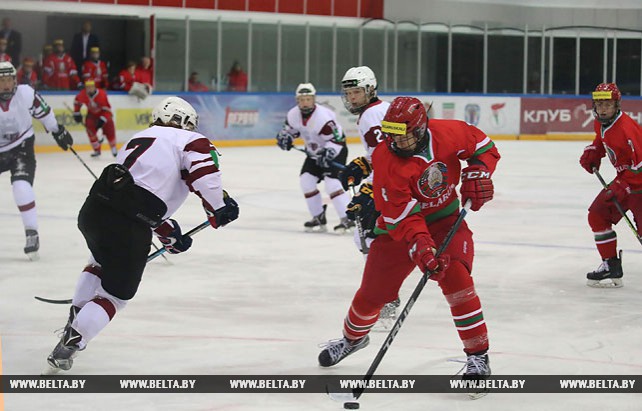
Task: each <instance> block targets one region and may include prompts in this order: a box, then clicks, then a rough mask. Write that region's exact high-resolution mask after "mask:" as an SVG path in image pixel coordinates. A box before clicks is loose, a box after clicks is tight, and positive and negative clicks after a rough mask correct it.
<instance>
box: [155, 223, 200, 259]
mask: <svg viewBox="0 0 642 411" xmlns="http://www.w3.org/2000/svg"><path fill="white" fill-rule="evenodd" d="M154 231H155V232H156V234H157V235H158V239H159V240H160V242H161V243H162V244H163V247H165V249H166V250H167V252H169V253H172V254H178V253H182V252H183V251H187V250H188V249H189V248H190V247H191V246H192V238H191V237H190V236H187V235H184V234H183V233H182V232H181V227H180V226H179V225H178V223H177V222H176V220H173V219H171V218H170V219H169V220H165V221H164V222H163V224H161V225H160V227H158V228H157V229H155V230H154Z"/></svg>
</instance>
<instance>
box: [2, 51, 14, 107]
mask: <svg viewBox="0 0 642 411" xmlns="http://www.w3.org/2000/svg"><path fill="white" fill-rule="evenodd" d="M16 74H17V73H16V68H15V67H14V66H13V64H11V63H9V62H8V61H4V62H1V63H0V78H4V77H10V78H11V79H12V80H13V85H12V86H11V87H10V88H11V90H7V89H3V90H0V99H2V100H5V101H6V100H10V99H11V97H13V95H14V94H15V93H16V89H17V88H18V82H17V81H16ZM2 87H4V86H2Z"/></svg>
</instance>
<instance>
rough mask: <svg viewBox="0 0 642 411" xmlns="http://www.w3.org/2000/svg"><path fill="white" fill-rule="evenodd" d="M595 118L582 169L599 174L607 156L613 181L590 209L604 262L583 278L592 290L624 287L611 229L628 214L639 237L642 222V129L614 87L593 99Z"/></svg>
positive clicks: (607, 86) (600, 89) (603, 87)
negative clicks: (615, 173)
mask: <svg viewBox="0 0 642 411" xmlns="http://www.w3.org/2000/svg"><path fill="white" fill-rule="evenodd" d="M592 98H593V99H592V100H593V115H594V116H595V121H594V123H593V124H594V129H595V139H594V140H593V143H592V144H591V145H589V146H587V147H586V148H585V149H584V153H583V154H582V156H581V157H580V165H581V166H582V167H583V168H584V169H585V170H586V171H588V172H589V173H591V174H593V168H596V169H598V170H599V168H600V164H601V162H602V157H604V156H606V155H608V157H609V160H610V161H611V164H613V167H615V170H616V172H617V175H616V177H615V179H614V180H613V181H612V182H611V183H610V184H609V186H608V190H602V191H600V193H599V194H598V195H597V197H595V200H593V203H592V204H591V206H590V207H589V213H588V222H589V225H590V227H591V230H592V231H593V235H594V237H595V245H596V246H597V250H598V252H599V253H600V257H601V258H602V264H601V265H600V266H599V267H598V268H597V270H595V271H592V272H590V273H588V274H587V275H586V278H587V284H588V285H589V286H591V287H616V288H617V287H622V276H623V271H622V252H621V251H620V255H619V256H618V253H617V235H616V233H615V231H613V224H617V222H618V221H620V219H621V218H622V215H621V214H620V212H619V211H618V210H617V208H616V206H615V204H614V200H617V201H618V202H619V203H620V205H621V206H622V208H623V209H624V211H626V210H631V212H632V213H633V216H634V217H635V221H636V224H637V231H638V233H639V232H640V228H639V224H640V221H642V128H641V127H640V125H639V124H638V123H637V122H636V121H635V120H633V119H632V118H631V117H629V115H628V114H626V113H625V112H623V111H622V110H621V107H620V103H621V100H622V94H621V93H620V90H619V89H618V88H617V85H615V84H614V83H601V84H599V85H598V86H597V87H596V88H595V91H594V92H593V94H592Z"/></svg>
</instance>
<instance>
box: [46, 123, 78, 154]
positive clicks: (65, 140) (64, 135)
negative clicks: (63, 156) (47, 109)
mask: <svg viewBox="0 0 642 411" xmlns="http://www.w3.org/2000/svg"><path fill="white" fill-rule="evenodd" d="M51 134H52V135H53V138H54V140H56V143H58V145H59V146H60V148H62V149H63V150H65V151H67V150H69V147H71V146H72V145H73V144H74V139H73V138H72V137H71V134H69V132H68V131H67V130H66V129H65V126H63V125H62V124H58V132H52V133H51Z"/></svg>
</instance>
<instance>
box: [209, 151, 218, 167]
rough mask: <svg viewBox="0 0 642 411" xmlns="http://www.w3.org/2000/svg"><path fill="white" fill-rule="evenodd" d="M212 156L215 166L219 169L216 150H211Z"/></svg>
mask: <svg viewBox="0 0 642 411" xmlns="http://www.w3.org/2000/svg"><path fill="white" fill-rule="evenodd" d="M210 155H211V156H212V160H214V165H215V166H216V168H219V167H218V154H217V153H216V149H214V150H210Z"/></svg>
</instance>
